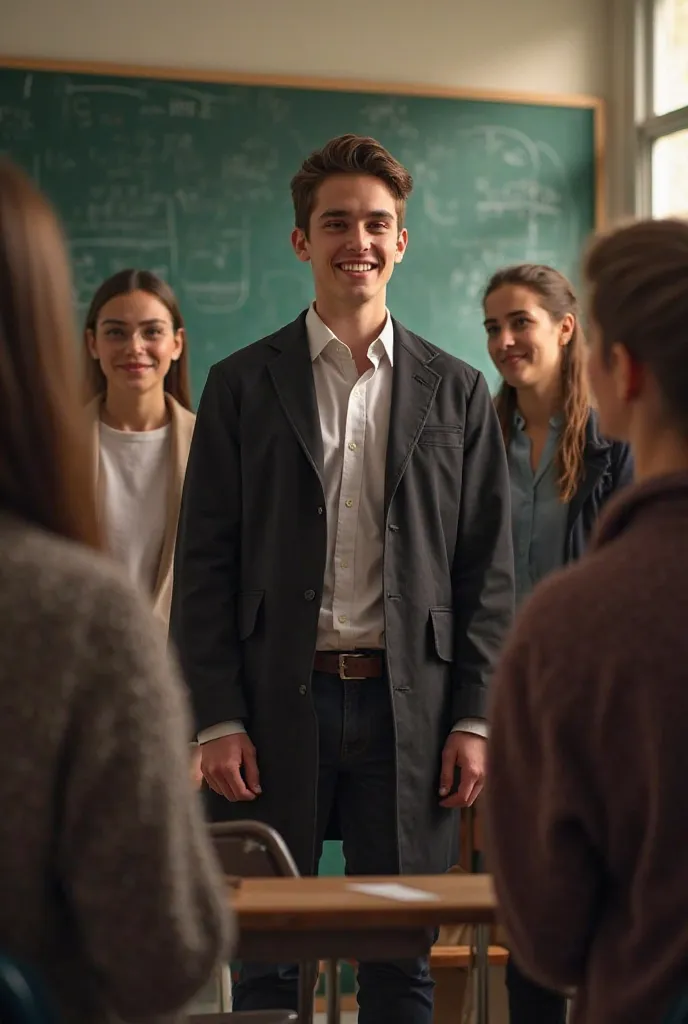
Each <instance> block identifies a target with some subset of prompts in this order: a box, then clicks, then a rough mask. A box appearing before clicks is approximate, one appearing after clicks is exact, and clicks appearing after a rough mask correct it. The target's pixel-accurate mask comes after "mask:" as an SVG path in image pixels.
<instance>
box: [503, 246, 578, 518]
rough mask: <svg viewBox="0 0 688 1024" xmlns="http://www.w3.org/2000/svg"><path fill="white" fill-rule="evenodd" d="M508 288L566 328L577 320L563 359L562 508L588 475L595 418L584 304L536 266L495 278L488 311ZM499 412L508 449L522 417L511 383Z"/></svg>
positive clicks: (551, 272)
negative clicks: (495, 295)
mask: <svg viewBox="0 0 688 1024" xmlns="http://www.w3.org/2000/svg"><path fill="white" fill-rule="evenodd" d="M503 285H512V286H517V287H522V288H528V289H529V291H531V292H533V293H534V294H535V295H536V296H537V300H538V304H539V305H540V306H542V308H543V309H544V310H545V311H546V312H547V313H548V314H549V315H550V317H551V318H552V320H554V322H555V323H560V322H561V321H562V320H563V319H564V317H565V316H566V315H567V314H569V313H570V314H571V315H572V316H573V317H574V318H575V326H574V329H573V334H572V335H571V338H570V339H569V342H568V344H567V345H566V346H565V347H564V348H563V349H562V355H561V400H562V409H561V411H562V415H563V418H564V426H563V429H562V431H561V435H560V438H559V444H558V446H557V453H556V464H557V483H558V487H559V497H560V499H561V501H562V502H567V501H570V500H571V498H573V496H574V494H575V493H576V490H577V488H578V485H579V483H580V480H581V477H582V475H583V453H584V450H585V432H586V425H587V422H588V417H589V415H590V404H591V400H590V389H589V387H588V378H587V373H586V370H585V337H584V335H583V329H582V327H581V325H580V320H579V312H578V300H577V298H576V294H575V292H574V290H573V287H572V286H571V284H570V282H569V281H568V280H567V279H566V278H565V277H564V275H563V274H560V273H559V271H558V270H555V269H554V268H553V267H547V266H543V265H542V264H536V263H520V264H517V265H516V266H513V267H505V268H504V269H503V270H498V271H497V273H496V274H493V276H492V277H491V278H490V280H489V282H488V285H487V287H486V289H485V292H484V294H483V305H484V304H485V302H486V300H487V298H488V296H489V295H491V294H492V292H494V291H496V290H497V289H498V288H501V287H502V286H503ZM495 408H496V410H497V415H498V417H499V422H500V424H501V427H502V434H503V436H504V443H505V444H507V445H508V443H509V439H510V436H511V431H512V429H513V422H514V414H515V412H516V389H515V388H513V387H511V386H510V385H509V384H507V383H506V381H503V382H502V385H501V387H500V389H499V391H498V392H497V395H496V397H495Z"/></svg>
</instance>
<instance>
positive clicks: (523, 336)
mask: <svg viewBox="0 0 688 1024" xmlns="http://www.w3.org/2000/svg"><path fill="white" fill-rule="evenodd" d="M483 309H484V314H485V329H486V331H487V339H488V341H487V344H488V351H489V354H490V358H491V359H492V361H493V363H494V364H495V366H496V368H497V370H498V371H499V373H500V374H501V377H502V384H501V387H500V389H499V392H498V394H497V397H496V399H495V405H496V407H497V412H498V414H499V419H500V422H501V425H502V432H503V435H504V441H505V444H506V446H507V455H508V461H509V473H510V479H511V503H512V512H511V515H512V534H513V544H514V559H515V579H516V603H517V606H518V605H519V604H520V603H521V602H522V601H523V600H524V598H526V597H527V596H528V595H529V594H530V592H531V590H532V589H533V587H534V586H535V585H536V584H537V583H538V582H539V580H541V579H542V578H543V577H544V576H546V575H547V573H549V572H552V571H553V570H555V569H558V568H561V566H563V565H565V564H566V563H567V562H569V561H572V560H573V559H575V558H578V557H579V556H580V555H582V554H583V552H584V550H585V547H586V544H587V541H588V538H589V536H590V532H591V530H592V528H593V526H594V524H595V520H596V519H597V516H598V515H599V513H600V510H601V509H602V507H603V505H604V504H605V503H606V502H607V501H608V500H609V499H610V498H611V497H612V496H613V495H614V494H615V492H616V491H617V490H618V489H619V488H620V487H623V486H624V484H626V483H629V482H630V480H631V477H632V464H631V459H630V454H629V451H628V448H627V446H626V445H624V444H620V443H616V442H614V443H612V442H609V441H606V440H605V439H604V438H602V437H601V436H600V434H599V433H598V427H597V415H596V413H595V411H594V410H593V408H592V406H591V398H590V392H589V390H588V381H587V373H586V367H585V363H586V352H585V339H584V336H583V331H582V328H581V325H580V322H579V315H578V301H577V299H576V295H575V293H574V291H573V288H572V286H571V284H570V283H569V282H568V281H567V280H566V278H565V277H564V276H563V275H562V274H560V273H559V272H558V271H556V270H554V269H553V268H552V267H547V266H541V265H535V264H519V265H517V266H513V267H507V268H505V269H503V270H499V271H497V273H496V274H494V275H493V277H492V278H491V279H490V281H489V283H488V285H487V288H486V289H485V293H484V296H483ZM507 988H508V992H509V1016H510V1021H511V1024H534V1022H537V1024H564V1022H565V1020H566V999H565V997H564V996H563V995H561V994H560V993H558V992H551V991H548V990H546V989H543V988H541V986H539V985H537V984H536V983H534V982H531V981H530V980H529V979H528V978H527V977H526V976H525V975H523V974H522V973H521V971H520V970H519V968H518V965H517V964H515V963H514V962H513V959H510V960H509V964H508V967H507Z"/></svg>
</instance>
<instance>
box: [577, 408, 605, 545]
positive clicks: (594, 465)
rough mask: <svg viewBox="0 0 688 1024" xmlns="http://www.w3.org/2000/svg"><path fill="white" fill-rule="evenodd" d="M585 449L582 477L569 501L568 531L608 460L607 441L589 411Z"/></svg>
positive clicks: (595, 418)
mask: <svg viewBox="0 0 688 1024" xmlns="http://www.w3.org/2000/svg"><path fill="white" fill-rule="evenodd" d="M585 433H586V437H585V450H584V452H583V466H584V469H583V478H582V480H581V482H580V485H579V486H578V488H577V490H576V493H575V494H574V496H573V498H572V499H571V501H570V502H569V508H568V515H567V530H568V531H570V530H571V528H572V526H573V524H574V523H575V522H576V520H577V519H578V516H579V515H580V513H581V510H582V508H583V506H584V505H585V503H586V501H587V500H588V498H589V497H590V495H591V494H592V492H593V491H594V489H595V487H596V485H597V481H598V480H599V479H600V477H601V476H602V474H603V473H604V471H605V469H606V468H607V464H608V462H609V449H610V447H611V445H610V443H609V441H605V440H604V438H602V437H600V435H599V434H598V432H597V417H596V415H595V413H594V412H591V413H590V416H589V417H588V422H587V425H586V428H585Z"/></svg>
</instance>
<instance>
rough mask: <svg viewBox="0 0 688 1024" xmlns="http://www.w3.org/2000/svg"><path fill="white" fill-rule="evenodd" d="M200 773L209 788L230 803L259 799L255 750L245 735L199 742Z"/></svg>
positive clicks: (243, 733) (237, 734) (241, 733)
mask: <svg viewBox="0 0 688 1024" xmlns="http://www.w3.org/2000/svg"><path fill="white" fill-rule="evenodd" d="M242 768H243V773H242ZM201 771H202V772H203V777H204V779H205V781H206V782H207V783H208V785H209V786H210V788H211V789H213V790H215V792H216V793H219V794H220V796H224V797H226V798H227V800H231V801H232V803H234V802H236V801H237V800H255V799H256V797H257V796H260V793H261V788H260V776H259V774H258V762H257V761H256V748H255V747H254V746H253V744H252V743H251V741H250V739H249V738H248V736H247V735H246V733H245V732H239V733H235V734H234V735H233V736H221V737H220V739H219V740H210V742H208V743H202V744H201Z"/></svg>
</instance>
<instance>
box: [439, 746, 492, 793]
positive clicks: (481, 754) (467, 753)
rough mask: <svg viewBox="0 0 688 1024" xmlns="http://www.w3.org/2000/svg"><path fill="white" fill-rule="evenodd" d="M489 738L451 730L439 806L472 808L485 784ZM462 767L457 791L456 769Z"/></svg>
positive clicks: (443, 768) (445, 747) (445, 754)
mask: <svg viewBox="0 0 688 1024" xmlns="http://www.w3.org/2000/svg"><path fill="white" fill-rule="evenodd" d="M486 760H487V740H486V739H485V738H484V737H483V736H477V735H476V734H475V733H472V732H451V733H449V737H448V739H447V742H446V743H445V744H444V750H443V751H442V770H441V773H440V798H441V799H440V807H470V806H471V804H473V803H475V801H476V800H477V799H478V797H479V796H480V793H481V791H482V788H483V786H484V784H485V767H486ZM457 766H458V767H459V768H460V769H461V779H460V782H459V788H458V789H457V791H456V793H452V794H451V796H449V793H451V788H452V786H453V785H454V771H455V769H456V768H457Z"/></svg>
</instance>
